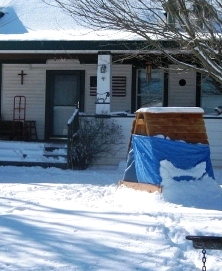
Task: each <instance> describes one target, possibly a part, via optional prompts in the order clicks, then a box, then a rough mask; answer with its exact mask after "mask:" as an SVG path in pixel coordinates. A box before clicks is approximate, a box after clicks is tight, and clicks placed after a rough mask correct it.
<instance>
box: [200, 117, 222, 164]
mask: <svg viewBox="0 0 222 271" xmlns="http://www.w3.org/2000/svg"><path fill="white" fill-rule="evenodd" d="M204 121H205V126H206V129H207V136H208V140H209V144H210V151H211V160H212V164H213V166H215V167H222V118H216V119H205V120H204Z"/></svg>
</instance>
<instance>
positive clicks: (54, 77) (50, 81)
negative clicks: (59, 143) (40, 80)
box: [45, 70, 84, 139]
mask: <svg viewBox="0 0 222 271" xmlns="http://www.w3.org/2000/svg"><path fill="white" fill-rule="evenodd" d="M83 75H84V72H83V71H60V70H59V71H47V72H46V80H47V86H46V116H45V138H46V139H53V138H66V137H67V134H68V129H67V123H68V120H69V119H70V117H71V116H72V114H73V112H74V111H75V109H76V108H80V107H83V99H84V89H83V88H82V87H83V86H84V84H83V82H84V76H83ZM82 81H83V82H82Z"/></svg>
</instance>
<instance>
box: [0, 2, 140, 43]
mask: <svg viewBox="0 0 222 271" xmlns="http://www.w3.org/2000/svg"><path fill="white" fill-rule="evenodd" d="M53 3H55V2H54V1H53ZM0 5H1V6H0V11H2V12H3V13H5V15H4V16H3V17H1V18H0V40H117V38H116V37H118V40H129V39H131V40H141V38H140V37H138V36H136V35H135V34H130V33H128V32H119V31H118V33H117V31H111V30H110V31H108V30H104V31H93V30H90V29H86V28H83V27H82V26H80V25H78V24H77V23H76V22H75V20H74V19H73V18H72V17H71V16H69V15H67V13H65V12H64V11H63V10H62V9H61V8H59V7H56V6H55V5H54V6H52V5H47V4H46V3H44V2H43V1H41V0H29V1H26V0H2V1H1V4H0Z"/></svg>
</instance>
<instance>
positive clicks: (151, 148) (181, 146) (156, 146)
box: [124, 135, 214, 184]
mask: <svg viewBox="0 0 222 271" xmlns="http://www.w3.org/2000/svg"><path fill="white" fill-rule="evenodd" d="M163 160H168V161H169V162H171V163H172V164H173V165H174V166H175V167H176V168H180V169H183V170H188V169H191V168H194V167H195V166H197V165H198V164H200V163H202V162H205V163H206V172H205V173H207V174H208V175H209V176H210V177H212V178H214V174H213V169H212V164H211V159H210V148H209V146H208V145H207V144H191V143H186V142H182V141H172V140H168V139H163V138H159V137H150V136H141V135H133V136H132V149H131V151H130V152H129V155H128V162H127V169H126V171H125V175H124V180H127V181H138V182H141V183H151V184H160V183H161V181H162V179H161V176H160V162H161V161H163ZM185 179H186V180H191V179H192V177H190V176H179V177H178V178H177V181H179V180H185Z"/></svg>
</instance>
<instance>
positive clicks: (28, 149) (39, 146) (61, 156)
mask: <svg viewBox="0 0 222 271" xmlns="http://www.w3.org/2000/svg"><path fill="white" fill-rule="evenodd" d="M0 165H3V166H7V165H14V166H41V167H45V168H46V167H58V168H62V169H67V146H66V144H61V143H42V142H23V141H4V140H0Z"/></svg>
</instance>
